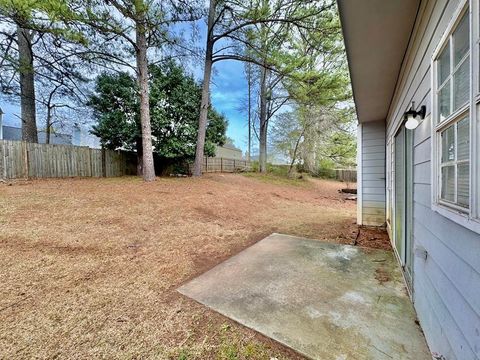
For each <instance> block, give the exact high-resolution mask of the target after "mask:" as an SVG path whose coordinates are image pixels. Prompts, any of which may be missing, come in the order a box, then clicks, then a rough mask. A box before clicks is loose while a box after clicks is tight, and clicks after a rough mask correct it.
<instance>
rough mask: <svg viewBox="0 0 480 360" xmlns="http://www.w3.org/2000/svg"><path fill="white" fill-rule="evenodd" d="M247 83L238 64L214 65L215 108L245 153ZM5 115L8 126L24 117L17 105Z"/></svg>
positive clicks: (0, 104)
mask: <svg viewBox="0 0 480 360" xmlns="http://www.w3.org/2000/svg"><path fill="white" fill-rule="evenodd" d="M194 73H195V76H196V77H197V78H198V80H201V76H200V74H202V70H200V69H198V70H197V69H196V71H194ZM246 89H247V83H246V80H245V75H244V71H243V64H242V63H241V62H238V61H220V62H218V63H216V64H215V65H214V74H213V81H212V85H211V88H210V90H211V98H212V103H213V105H214V107H215V108H216V109H217V110H218V111H219V112H221V113H223V114H224V115H225V116H226V117H227V119H228V122H229V124H228V129H227V136H228V137H230V138H232V139H233V140H234V142H235V145H236V146H237V147H239V148H241V149H242V150H243V151H244V152H245V151H246V148H247V134H248V129H247V119H246V115H245V114H242V113H241V112H240V110H239V107H240V105H241V104H242V101H244V99H245V98H246V94H247V93H246V91H247V90H246ZM0 107H1V108H2V110H3V111H4V112H5V115H4V125H11V126H20V120H19V119H18V117H16V116H15V114H17V115H18V114H19V113H20V109H19V107H18V106H17V105H12V104H9V103H7V102H4V101H2V102H0Z"/></svg>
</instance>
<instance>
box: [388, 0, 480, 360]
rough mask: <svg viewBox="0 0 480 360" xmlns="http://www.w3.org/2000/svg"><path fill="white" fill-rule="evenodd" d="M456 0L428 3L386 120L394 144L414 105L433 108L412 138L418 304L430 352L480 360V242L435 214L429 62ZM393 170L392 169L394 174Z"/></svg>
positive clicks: (415, 281)
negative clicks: (421, 253) (420, 254)
mask: <svg viewBox="0 0 480 360" xmlns="http://www.w3.org/2000/svg"><path fill="white" fill-rule="evenodd" d="M458 5H459V1H458V0H437V1H435V0H428V1H422V3H421V6H420V10H419V11H420V13H419V16H418V19H420V20H419V21H417V24H416V25H415V30H414V33H413V36H412V39H411V42H410V46H409V50H408V52H407V55H406V58H405V61H404V64H403V71H402V73H401V75H400V78H399V81H398V84H397V89H396V93H395V96H394V99H393V102H392V106H391V108H390V113H389V116H388V119H387V134H388V135H387V136H388V138H389V139H390V138H391V137H392V136H393V134H394V133H395V130H396V129H397V127H398V126H399V123H400V121H401V116H402V113H403V112H404V111H405V110H406V109H407V108H408V107H409V105H410V103H411V101H412V100H413V101H415V102H416V104H418V105H426V106H427V118H426V119H425V121H424V122H423V123H421V125H420V126H419V127H418V128H417V129H416V130H415V135H414V209H413V216H414V223H413V234H414V247H419V246H421V247H423V248H425V249H426V250H427V251H428V257H427V260H424V259H422V258H420V257H416V256H414V286H413V287H414V289H413V291H414V293H413V299H414V304H415V308H416V310H417V314H418V317H419V320H420V323H421V325H422V328H423V330H424V332H425V336H426V338H427V342H428V344H429V346H430V349H431V351H432V352H436V353H438V354H440V355H443V356H444V357H445V358H446V359H460V360H464V359H465V360H469V359H479V358H480V235H479V234H476V233H474V232H472V231H470V230H468V229H466V228H464V227H462V226H460V225H458V224H456V223H454V222H453V221H451V220H449V219H448V218H446V217H444V216H442V215H440V214H438V213H437V212H435V211H433V210H432V209H431V170H432V164H431V150H432V141H431V126H432V120H431V117H430V115H429V114H430V112H431V72H430V66H431V57H432V55H433V52H434V50H435V48H436V46H437V45H438V44H439V42H440V38H441V37H442V35H443V33H444V31H445V29H446V28H447V26H448V23H449V22H450V20H451V19H452V15H453V13H454V12H455V10H456V8H457V6H458ZM389 171H390V170H389Z"/></svg>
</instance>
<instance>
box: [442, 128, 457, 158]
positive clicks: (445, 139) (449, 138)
mask: <svg viewBox="0 0 480 360" xmlns="http://www.w3.org/2000/svg"><path fill="white" fill-rule="evenodd" d="M454 126H455V125H452V126H450V127H448V128H447V129H446V130H444V131H443V132H442V163H446V162H449V161H455V127H454Z"/></svg>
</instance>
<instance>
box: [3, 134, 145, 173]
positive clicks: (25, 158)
mask: <svg viewBox="0 0 480 360" xmlns="http://www.w3.org/2000/svg"><path fill="white" fill-rule="evenodd" d="M135 163H136V161H135V155H134V154H130V153H127V152H123V151H113V150H102V149H91V148H88V147H84V146H72V145H54V144H35V143H27V142H24V141H11V140H0V179H25V178H62V177H77V176H79V177H102V176H103V177H115V176H123V175H134V174H135V173H136V164H135Z"/></svg>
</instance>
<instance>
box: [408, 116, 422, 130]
mask: <svg viewBox="0 0 480 360" xmlns="http://www.w3.org/2000/svg"><path fill="white" fill-rule="evenodd" d="M419 124H420V122H419V121H418V120H417V119H416V118H414V117H413V116H411V115H409V116H408V119H407V122H406V123H405V127H406V128H407V129H408V130H413V129H416V128H417V126H418V125H419Z"/></svg>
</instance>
